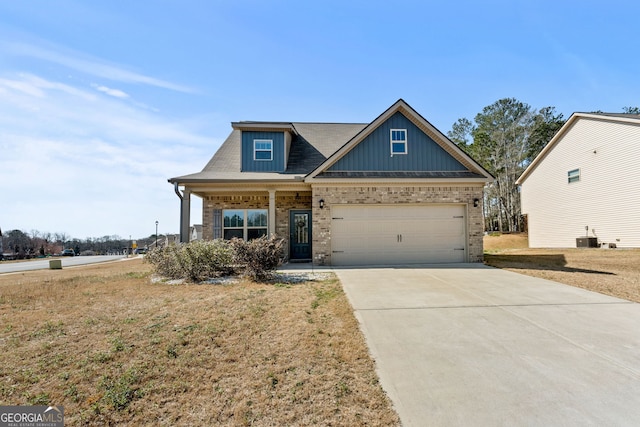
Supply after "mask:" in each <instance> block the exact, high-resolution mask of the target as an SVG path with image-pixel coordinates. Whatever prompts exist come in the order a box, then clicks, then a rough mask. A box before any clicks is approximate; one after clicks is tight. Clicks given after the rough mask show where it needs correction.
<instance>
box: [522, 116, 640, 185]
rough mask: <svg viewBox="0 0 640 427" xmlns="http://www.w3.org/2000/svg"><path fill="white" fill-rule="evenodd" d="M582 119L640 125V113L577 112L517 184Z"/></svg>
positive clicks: (524, 178)
mask: <svg viewBox="0 0 640 427" xmlns="http://www.w3.org/2000/svg"><path fill="white" fill-rule="evenodd" d="M581 119H587V120H605V121H610V122H614V123H619V124H623V125H624V124H627V125H636V126H637V125H640V115H639V114H622V113H580V112H576V113H573V114H572V115H571V117H569V119H568V120H567V121H566V122H565V124H564V125H563V126H562V127H561V128H560V130H558V132H557V133H556V134H555V135H554V136H553V138H551V140H550V141H549V142H548V143H547V145H545V147H544V148H543V149H542V151H540V153H539V154H538V155H537V156H536V158H535V159H533V161H532V162H531V164H530V165H529V166H528V167H527V168H526V169H525V170H524V172H522V175H520V178H518V179H517V180H516V185H521V184H522V183H523V182H524V181H526V179H527V177H528V176H529V175H530V174H531V172H533V171H534V170H535V168H536V167H538V165H539V164H540V162H542V161H543V160H544V158H545V157H547V155H548V154H549V153H550V152H551V150H553V148H554V147H555V146H556V144H557V143H558V141H560V140H561V139H562V138H563V137H564V135H565V134H566V133H567V132H568V131H569V129H571V128H572V127H573V126H574V124H575V123H576V122H577V121H578V120H581Z"/></svg>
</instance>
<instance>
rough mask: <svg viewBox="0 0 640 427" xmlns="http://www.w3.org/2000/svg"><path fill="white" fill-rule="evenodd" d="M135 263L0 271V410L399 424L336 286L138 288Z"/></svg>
mask: <svg viewBox="0 0 640 427" xmlns="http://www.w3.org/2000/svg"><path fill="white" fill-rule="evenodd" d="M149 268H150V267H149V266H148V265H145V264H142V263H141V262H140V261H139V260H134V261H127V262H121V263H112V264H105V265H97V266H91V267H83V268H74V269H64V270H59V271H51V270H45V271H35V272H25V273H20V274H10V275H0V319H1V322H0V325H1V326H0V404H5V405H6V404H48V403H51V404H62V405H64V406H65V415H66V417H65V418H66V420H67V423H68V424H69V425H95V424H99V425H172V426H173V425H233V426H236V425H238V426H241V425H262V426H276V425H277V426H281V425H282V426H284V425H333V426H335V425H344V426H357V425H385V426H386V425H398V424H399V420H398V417H397V415H396V413H395V412H394V411H393V410H392V409H391V405H390V403H389V400H388V399H387V397H386V396H385V394H384V392H383V391H382V389H381V387H380V385H379V384H378V378H377V375H376V373H375V369H374V363H373V362H372V360H371V358H370V356H369V354H368V350H367V347H366V344H365V342H364V339H363V337H362V334H361V333H360V331H359V328H358V324H357V321H356V320H355V318H354V316H353V313H352V310H351V307H350V305H349V303H348V302H347V299H346V297H345V295H344V294H343V292H342V289H341V286H340V284H339V283H338V282H337V280H335V279H331V280H326V281H323V282H309V283H305V284H299V285H284V284H275V285H274V284H271V285H267V284H253V283H239V284H233V285H168V284H163V283H156V284H153V283H151V280H150V271H149Z"/></svg>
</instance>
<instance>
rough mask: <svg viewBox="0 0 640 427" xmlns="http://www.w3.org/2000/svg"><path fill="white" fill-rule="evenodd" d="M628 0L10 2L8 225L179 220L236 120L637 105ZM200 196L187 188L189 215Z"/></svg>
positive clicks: (2, 114) (1, 177)
mask: <svg viewBox="0 0 640 427" xmlns="http://www.w3.org/2000/svg"><path fill="white" fill-rule="evenodd" d="M638 16H640V3H639V2H636V1H615V0H613V1H609V2H606V3H603V2H601V1H591V0H585V1H580V2H578V1H558V0H554V1H548V0H537V1H530V0H527V1H519V0H504V1H493V0H487V1H482V2H477V1H464V0H462V1H455V2H443V1H437V2H436V1H425V0H423V1H405V0H394V1H376V0H367V1H360V0H357V1H349V0H340V1H334V0H323V1H314V2H310V1H300V0H298V1H279V0H273V1H267V0H260V1H257V0H256V1H245V0H180V1H178V0H153V1H152V0H135V1H132V0H128V1H122V0H92V1H86V0H48V1H36V0H24V1H15V0H0V229H2V230H3V231H8V230H12V229H19V230H23V231H25V232H32V231H33V230H38V231H40V232H50V233H66V234H67V235H69V236H70V237H73V238H79V239H84V238H88V237H102V236H114V235H117V236H121V237H123V238H127V237H129V236H132V237H133V238H136V237H146V236H150V235H152V234H154V233H155V222H156V221H158V224H159V225H158V232H159V233H178V230H179V217H180V203H179V199H178V197H177V196H176V194H175V193H174V189H173V186H172V185H171V184H169V183H168V182H167V179H169V178H172V177H176V176H181V175H186V174H189V173H195V172H198V171H200V170H201V169H202V168H203V167H204V165H205V164H206V163H207V161H208V160H209V159H210V158H211V156H212V155H213V154H214V153H215V151H216V150H217V148H218V147H219V146H220V144H221V143H222V142H223V141H224V139H225V138H226V137H227V136H228V134H229V133H230V132H231V125H230V123H231V122H232V121H241V120H258V121H292V122H293V121H298V122H302V121H307V122H357V123H368V122H371V121H372V120H374V119H375V118H376V117H377V116H378V115H379V114H381V113H382V112H383V111H384V110H386V109H387V108H388V107H389V106H391V105H392V104H393V103H394V102H395V101H397V100H398V99H400V98H402V99H404V100H405V101H406V102H408V103H409V104H410V105H411V106H412V107H413V108H414V109H415V110H417V111H418V112H419V113H420V114H421V115H422V116H423V117H425V118H426V119H427V120H428V121H430V122H431V123H432V124H433V125H434V126H436V127H437V128H438V129H439V130H440V131H442V132H443V133H446V132H447V131H449V130H450V129H451V125H452V124H453V123H454V122H456V121H457V120H458V119H459V118H462V117H465V118H468V119H470V120H472V119H473V117H474V116H475V115H476V114H478V113H479V112H481V111H482V109H483V108H484V107H485V106H488V105H490V104H492V103H494V102H495V101H497V100H499V99H502V98H516V99H518V100H519V101H522V102H525V103H527V104H529V105H530V106H531V107H533V108H535V109H539V108H543V107H546V106H553V107H555V108H556V111H557V112H559V113H562V114H563V115H564V117H565V118H568V117H569V116H570V115H571V113H573V112H575V111H596V110H600V111H604V112H621V111H622V108H623V107H627V106H640V84H638V75H640V55H638V52H639V48H638V41H637V39H638V37H637V19H638V18H637V17H638ZM201 209H202V203H201V201H200V199H199V198H197V197H195V196H193V197H192V213H191V223H192V224H194V223H195V224H199V223H201V218H202V214H201Z"/></svg>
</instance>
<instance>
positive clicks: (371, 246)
mask: <svg viewBox="0 0 640 427" xmlns="http://www.w3.org/2000/svg"><path fill="white" fill-rule="evenodd" d="M465 224H466V218H465V207H464V205H430V206H406V205H394V206H372V205H344V206H342V205H338V206H336V205H333V206H332V207H331V258H332V259H331V264H333V265H376V264H377V265H381V264H422V263H455V262H466V261H467V256H466V250H465V249H466V237H465V230H466V227H465Z"/></svg>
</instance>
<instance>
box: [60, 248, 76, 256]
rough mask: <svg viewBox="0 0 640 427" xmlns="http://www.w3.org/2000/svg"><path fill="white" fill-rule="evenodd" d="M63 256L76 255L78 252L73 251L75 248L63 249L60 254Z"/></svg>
mask: <svg viewBox="0 0 640 427" xmlns="http://www.w3.org/2000/svg"><path fill="white" fill-rule="evenodd" d="M60 255H62V256H76V253H75V252H74V251H73V249H65V250H63V251H62V253H61V254H60Z"/></svg>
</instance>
